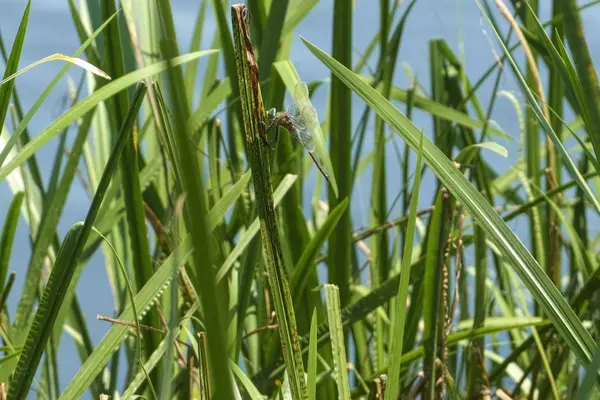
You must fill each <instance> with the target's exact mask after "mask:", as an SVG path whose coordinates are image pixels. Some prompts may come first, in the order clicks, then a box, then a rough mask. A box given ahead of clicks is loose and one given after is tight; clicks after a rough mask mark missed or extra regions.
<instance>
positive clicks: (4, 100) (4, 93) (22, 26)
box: [0, 0, 31, 166]
mask: <svg viewBox="0 0 600 400" xmlns="http://www.w3.org/2000/svg"><path fill="white" fill-rule="evenodd" d="M30 10H31V0H29V1H28V2H27V5H26V6H25V11H24V12H23V17H21V22H20V23H19V29H18V30H17V34H16V35H15V40H14V42H13V45H12V49H11V51H10V56H9V57H8V60H7V61H6V68H5V69H4V78H5V79H6V78H8V77H10V76H11V75H12V74H13V73H15V72H16V71H17V68H18V67H19V60H20V59H21V51H22V50H23V43H24V42H25V33H26V32H27V24H28V23H29V12H30ZM2 82H4V79H3V80H2ZM14 86H15V81H13V80H10V81H9V82H8V84H7V85H2V83H0V129H2V127H3V126H4V121H5V119H6V114H7V113H8V105H9V104H10V98H11V96H12V92H13V88H14ZM9 150H10V149H9ZM7 155H8V151H7V150H5V149H3V151H2V154H1V157H0V166H1V165H2V164H3V163H4V160H5V158H6V156H7Z"/></svg>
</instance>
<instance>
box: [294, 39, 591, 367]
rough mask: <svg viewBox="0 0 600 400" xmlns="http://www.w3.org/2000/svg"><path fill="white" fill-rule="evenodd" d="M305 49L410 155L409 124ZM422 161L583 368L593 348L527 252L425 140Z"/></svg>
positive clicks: (412, 131) (414, 135)
mask: <svg viewBox="0 0 600 400" xmlns="http://www.w3.org/2000/svg"><path fill="white" fill-rule="evenodd" d="M303 40H304V39H303ZM304 43H305V44H306V45H307V47H308V48H309V49H310V51H311V52H312V53H313V54H314V55H315V56H317V58H319V59H320V60H321V61H322V62H323V63H324V64H325V65H326V66H327V67H328V68H330V69H331V70H332V71H333V72H334V73H335V74H336V75H337V76H339V77H340V79H342V81H343V82H344V84H346V85H348V86H349V87H350V88H351V89H352V90H353V91H355V92H356V93H357V94H358V95H359V96H361V97H362V98H363V99H364V100H365V101H366V102H367V104H369V106H371V107H372V109H373V110H374V111H375V112H377V113H378V114H379V115H381V116H382V118H384V120H385V121H386V122H387V123H388V124H389V125H390V126H391V127H392V129H394V131H396V133H398V134H399V135H401V136H402V138H403V139H404V140H405V141H406V142H407V143H408V144H409V145H410V146H411V147H412V148H413V149H415V148H417V146H418V138H419V136H420V132H419V130H418V129H417V128H416V127H415V126H414V125H413V124H412V122H410V121H409V120H407V119H406V117H404V116H403V115H402V113H400V112H399V111H398V110H397V109H396V108H395V107H394V106H393V105H392V104H391V103H390V102H388V101H386V100H385V99H384V98H383V97H382V96H381V95H380V94H379V93H377V92H376V91H375V90H374V89H373V88H371V87H370V86H369V85H368V84H367V83H366V82H364V81H363V80H362V79H360V78H359V77H358V76H356V75H355V74H354V73H352V72H351V71H350V70H348V69H347V68H345V67H344V66H343V65H341V64H340V63H339V62H337V61H336V60H334V59H333V58H331V57H330V56H328V55H327V54H325V53H324V52H323V51H322V50H320V49H319V48H317V47H316V46H314V45H313V44H311V43H310V42H308V41H306V40H304ZM423 156H424V160H425V163H426V164H427V165H428V166H429V167H430V168H431V169H432V170H433V171H434V172H435V174H436V175H437V176H438V178H439V179H440V180H441V181H442V183H443V184H444V185H445V186H446V187H447V188H448V189H449V190H450V191H451V192H452V194H453V195H454V196H455V197H456V198H457V199H458V200H459V201H460V202H461V204H462V205H463V207H465V208H466V209H467V210H468V212H469V213H470V214H471V215H473V217H474V218H475V220H476V221H477V222H478V223H479V224H480V225H481V227H482V228H483V229H484V230H485V231H486V233H487V234H488V235H489V238H490V239H491V240H492V241H493V243H495V244H496V246H498V248H499V249H500V251H501V252H502V255H503V256H504V257H505V258H506V259H507V261H508V262H509V263H510V265H511V266H512V267H513V268H514V270H515V271H516V272H517V274H518V275H519V277H520V278H521V280H522V281H523V283H524V284H525V286H526V287H527V288H528V289H529V291H530V292H531V294H532V295H533V297H534V299H535V300H536V301H537V302H538V303H539V304H540V306H541V307H542V309H543V310H544V312H546V313H547V315H548V316H549V317H550V319H551V320H552V321H553V322H554V324H555V326H556V329H557V330H558V332H559V333H560V335H561V337H562V338H563V339H564V340H565V341H566V342H567V344H568V345H569V347H570V348H571V350H572V351H573V352H574V354H575V355H576V357H577V359H578V360H579V362H580V363H581V364H583V365H587V364H588V363H589V362H590V360H591V357H592V354H593V351H594V349H595V348H596V344H595V343H594V340H593V339H592V338H591V336H590V334H589V333H588V332H587V330H586V329H585V328H584V327H583V325H582V323H581V321H580V320H579V318H578V317H577V315H576V314H575V313H574V312H573V310H572V309H571V308H570V306H569V304H568V303H567V302H566V300H565V299H564V297H563V296H562V295H561V293H560V292H559V291H558V289H557V288H556V286H554V284H553V283H552V282H551V281H550V279H549V278H548V277H547V276H546V274H545V272H544V271H543V270H542V269H541V268H540V266H539V264H538V263H537V262H536V261H535V259H534V258H533V257H532V256H531V254H530V253H529V252H528V251H527V249H526V248H525V246H524V245H523V244H522V243H521V242H520V241H519V239H518V238H517V237H516V236H515V234H514V233H513V232H512V230H511V229H510V228H509V227H508V226H507V225H506V223H505V222H504V221H503V220H502V219H501V218H500V216H499V215H498V214H497V213H496V211H495V210H494V209H493V208H492V207H491V206H490V205H489V204H488V203H487V202H486V201H485V199H484V198H483V197H482V196H481V194H480V193H479V192H478V191H477V190H475V188H474V187H473V186H472V185H471V184H470V183H469V182H468V181H467V180H466V179H465V177H464V176H463V175H462V174H461V173H460V172H459V171H458V169H457V168H456V167H455V166H454V164H453V163H452V162H451V161H450V160H449V159H448V158H446V156H444V154H443V153H441V152H440V150H439V149H437V147H435V146H434V145H433V143H431V142H430V141H429V140H428V139H425V140H424V142H423Z"/></svg>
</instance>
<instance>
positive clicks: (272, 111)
mask: <svg viewBox="0 0 600 400" xmlns="http://www.w3.org/2000/svg"><path fill="white" fill-rule="evenodd" d="M275 114H277V110H276V109H275V108H271V109H270V110H269V111H267V121H268V122H271V121H272V120H273V118H275Z"/></svg>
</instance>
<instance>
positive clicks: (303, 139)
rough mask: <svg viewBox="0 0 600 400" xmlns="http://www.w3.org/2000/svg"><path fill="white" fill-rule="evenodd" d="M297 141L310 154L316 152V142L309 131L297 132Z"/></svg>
mask: <svg viewBox="0 0 600 400" xmlns="http://www.w3.org/2000/svg"><path fill="white" fill-rule="evenodd" d="M296 139H298V141H299V142H300V144H302V147H304V148H305V149H306V151H308V152H309V153H312V152H313V151H315V141H314V140H313V137H312V136H311V134H310V131H309V130H308V129H302V130H298V131H297V135H296Z"/></svg>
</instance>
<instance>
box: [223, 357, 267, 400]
mask: <svg viewBox="0 0 600 400" xmlns="http://www.w3.org/2000/svg"><path fill="white" fill-rule="evenodd" d="M229 366H230V367H231V370H232V371H233V374H234V375H235V377H236V378H237V379H238V381H240V383H241V384H242V385H243V386H244V390H246V393H248V396H250V400H262V399H264V398H265V396H263V395H262V394H260V392H259V391H258V389H257V388H256V386H254V384H253V383H252V381H251V380H250V379H249V378H248V375H246V374H245V373H244V371H242V370H241V368H240V367H238V366H237V364H236V363H234V362H233V361H231V360H229Z"/></svg>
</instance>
